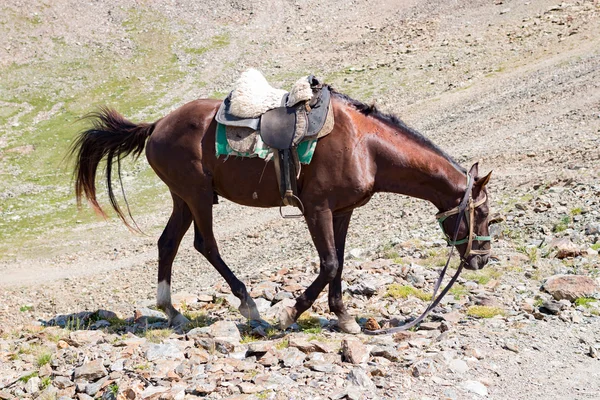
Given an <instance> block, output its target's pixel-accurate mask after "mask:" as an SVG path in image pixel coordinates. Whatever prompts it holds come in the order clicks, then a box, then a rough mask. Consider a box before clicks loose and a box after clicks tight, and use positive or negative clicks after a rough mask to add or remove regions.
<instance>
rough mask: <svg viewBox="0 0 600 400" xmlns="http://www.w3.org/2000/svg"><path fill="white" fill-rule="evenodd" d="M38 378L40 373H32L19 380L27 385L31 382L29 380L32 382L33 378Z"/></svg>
mask: <svg viewBox="0 0 600 400" xmlns="http://www.w3.org/2000/svg"><path fill="white" fill-rule="evenodd" d="M36 376H38V373H37V372H32V373H30V374H29V375H25V376H22V377H20V378H19V380H20V381H21V382H23V383H27V382H29V380H30V379H31V378H34V377H36Z"/></svg>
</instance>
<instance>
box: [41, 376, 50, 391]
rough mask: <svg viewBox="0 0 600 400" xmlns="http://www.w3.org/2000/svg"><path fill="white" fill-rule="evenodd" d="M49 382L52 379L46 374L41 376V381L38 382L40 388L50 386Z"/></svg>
mask: <svg viewBox="0 0 600 400" xmlns="http://www.w3.org/2000/svg"><path fill="white" fill-rule="evenodd" d="M50 384H52V379H51V378H50V377H49V376H46V377H44V378H42V381H41V382H40V388H41V389H42V390H44V389H46V388H47V387H48V386H50Z"/></svg>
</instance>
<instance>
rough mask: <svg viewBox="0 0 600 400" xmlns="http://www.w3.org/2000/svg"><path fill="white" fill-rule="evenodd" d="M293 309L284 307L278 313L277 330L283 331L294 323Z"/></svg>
mask: <svg viewBox="0 0 600 400" xmlns="http://www.w3.org/2000/svg"><path fill="white" fill-rule="evenodd" d="M293 315H294V309H293V308H291V307H284V308H282V309H281V311H279V329H281V330H285V329H287V328H289V327H290V325H292V324H293V323H294V322H296V321H295V320H294V317H293Z"/></svg>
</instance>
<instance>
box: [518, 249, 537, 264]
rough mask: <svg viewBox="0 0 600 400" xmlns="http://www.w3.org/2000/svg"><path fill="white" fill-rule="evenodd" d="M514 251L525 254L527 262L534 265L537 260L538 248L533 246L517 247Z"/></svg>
mask: <svg viewBox="0 0 600 400" xmlns="http://www.w3.org/2000/svg"><path fill="white" fill-rule="evenodd" d="M516 250H517V251H518V252H519V253H522V254H525V255H526V256H527V258H529V262H530V263H532V264H535V263H536V262H537V260H538V257H539V255H538V248H537V247H535V246H524V245H521V246H517V247H516Z"/></svg>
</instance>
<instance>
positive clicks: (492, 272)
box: [463, 268, 502, 285]
mask: <svg viewBox="0 0 600 400" xmlns="http://www.w3.org/2000/svg"><path fill="white" fill-rule="evenodd" d="M501 276H502V272H501V271H499V270H497V269H493V268H484V269H481V270H479V271H476V272H466V273H464V274H463V277H464V278H465V279H467V280H469V281H474V282H477V283H478V284H480V285H485V284H486V283H488V282H489V281H491V280H492V279H498V278H500V277H501Z"/></svg>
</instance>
